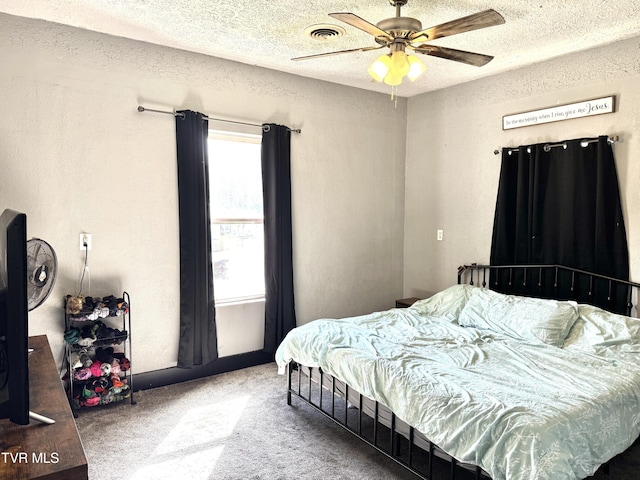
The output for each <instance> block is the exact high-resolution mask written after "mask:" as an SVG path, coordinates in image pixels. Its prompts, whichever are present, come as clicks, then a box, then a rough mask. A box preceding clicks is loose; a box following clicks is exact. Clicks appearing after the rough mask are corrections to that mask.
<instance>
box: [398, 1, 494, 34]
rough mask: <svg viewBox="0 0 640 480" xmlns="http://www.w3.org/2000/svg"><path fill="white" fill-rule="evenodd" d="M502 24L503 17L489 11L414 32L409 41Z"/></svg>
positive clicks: (491, 10)
mask: <svg viewBox="0 0 640 480" xmlns="http://www.w3.org/2000/svg"><path fill="white" fill-rule="evenodd" d="M503 23H504V18H503V16H502V15H500V14H499V13H498V12H496V11H495V10H493V9H489V10H485V11H483V12H479V13H474V14H473V15H468V16H466V17H462V18H458V19H457V20H452V21H450V22H446V23H442V24H440V25H436V26H435V27H431V28H427V29H425V30H422V31H420V32H416V33H414V34H413V35H411V37H410V40H411V41H412V42H426V41H428V40H434V39H436V38H442V37H449V36H451V35H456V34H458V33H464V32H470V31H472V30H478V29H480V28H487V27H493V26H495V25H502V24H503Z"/></svg>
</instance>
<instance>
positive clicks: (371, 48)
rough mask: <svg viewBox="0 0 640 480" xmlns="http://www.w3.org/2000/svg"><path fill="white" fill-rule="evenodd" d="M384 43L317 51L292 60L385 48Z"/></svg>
mask: <svg viewBox="0 0 640 480" xmlns="http://www.w3.org/2000/svg"><path fill="white" fill-rule="evenodd" d="M383 47H384V45H379V46H375V47H362V48H352V49H350V50H338V51H337V52H326V53H317V54H315V55H306V56H304V57H295V58H292V59H291V60H308V59H310V58H320V57H328V56H330V55H339V54H341V53H352V52H368V51H369V50H379V49H380V48H383Z"/></svg>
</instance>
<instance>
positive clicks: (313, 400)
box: [287, 362, 490, 480]
mask: <svg viewBox="0 0 640 480" xmlns="http://www.w3.org/2000/svg"><path fill="white" fill-rule="evenodd" d="M287 370H288V372H287V404H288V405H291V403H292V397H294V396H295V397H297V398H299V399H300V400H302V401H304V402H305V403H306V404H308V405H310V406H311V407H313V408H314V409H315V410H317V411H318V412H320V413H322V414H323V415H324V416H326V417H328V418H330V419H331V420H333V421H334V422H335V423H337V424H338V425H340V426H341V427H343V428H344V429H345V430H347V431H348V432H350V433H352V434H353V435H355V436H356V437H358V438H360V439H361V440H362V441H364V442H365V443H366V444H368V445H369V446H371V447H373V448H375V449H376V450H377V451H379V452H380V453H382V454H383V455H384V456H385V457H387V458H389V459H391V460H393V461H394V462H396V463H398V464H400V465H402V466H403V467H404V468H406V469H408V470H409V471H411V472H412V473H414V474H415V475H416V476H417V477H418V478H421V479H423V480H436V479H443V480H444V479H451V480H481V479H482V480H487V479H490V477H489V475H488V474H487V473H486V472H485V471H484V470H482V469H481V468H480V467H478V466H476V465H471V464H466V463H461V462H458V461H457V460H456V459H455V458H453V457H451V456H450V455H448V454H446V453H445V452H444V451H442V450H441V449H440V448H438V447H437V446H436V445H435V444H434V443H432V442H430V441H429V440H428V439H427V438H426V437H425V436H424V435H423V434H422V433H420V432H419V431H417V430H416V429H415V428H413V427H412V426H410V425H408V424H407V423H405V422H404V421H402V420H401V419H399V418H398V417H397V416H396V415H395V414H394V413H393V412H392V411H391V410H389V408H387V407H386V406H385V405H382V404H381V403H379V402H377V401H375V400H372V399H370V398H367V397H365V396H364V395H362V394H361V393H359V392H357V391H356V390H354V389H353V388H351V387H350V386H349V385H347V384H346V383H344V382H342V381H341V380H339V379H337V378H335V377H333V376H332V375H329V374H327V373H326V372H323V371H322V369H321V368H317V367H313V368H311V367H307V366H303V365H299V364H297V363H295V362H291V363H289V365H288V368H287Z"/></svg>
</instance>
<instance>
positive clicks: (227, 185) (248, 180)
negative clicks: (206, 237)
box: [209, 131, 264, 303]
mask: <svg viewBox="0 0 640 480" xmlns="http://www.w3.org/2000/svg"><path fill="white" fill-rule="evenodd" d="M261 141H262V138H261V136H260V135H246V134H235V133H229V132H217V131H210V132H209V195H210V209H211V234H212V245H211V249H212V255H213V261H214V264H213V270H214V272H213V277H214V280H213V284H214V295H215V298H216V303H227V302H235V301H246V300H251V299H259V298H264V212H263V206H262V166H261V158H260V155H261V154H260V149H261Z"/></svg>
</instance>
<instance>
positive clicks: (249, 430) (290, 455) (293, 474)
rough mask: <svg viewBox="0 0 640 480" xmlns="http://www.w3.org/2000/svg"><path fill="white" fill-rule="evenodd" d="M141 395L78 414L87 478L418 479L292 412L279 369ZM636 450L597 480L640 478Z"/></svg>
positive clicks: (325, 424) (312, 417)
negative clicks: (129, 400)
mask: <svg viewBox="0 0 640 480" xmlns="http://www.w3.org/2000/svg"><path fill="white" fill-rule="evenodd" d="M135 397H136V401H137V405H130V404H129V403H128V402H122V403H119V404H114V405H109V406H105V407H98V408H89V409H84V410H82V411H80V412H79V416H78V418H77V420H76V421H77V425H78V430H79V431H80V436H81V438H82V442H83V444H84V447H85V452H86V455H87V459H88V462H89V479H90V480H125V479H126V480H163V479H167V480H168V479H170V480H182V479H188V480H214V479H215V480H278V479H281V480H297V479H304V480H307V479H309V480H313V479H323V480H325V479H349V480H372V479H375V480H385V479H389V480H391V479H399V480H405V479H406V480H415V479H416V478H417V477H416V476H414V475H413V474H411V473H409V472H407V471H406V470H405V469H404V468H402V467H401V466H399V465H397V464H396V463H395V462H393V461H391V460H388V459H386V458H385V457H384V456H383V455H381V454H380V453H378V452H376V451H375V450H374V449H373V448H371V447H369V446H367V445H365V444H364V443H362V442H361V441H360V440H358V439H357V438H355V437H354V436H353V435H351V434H350V433H348V432H346V431H344V430H343V429H342V428H341V427H339V426H337V425H335V424H334V423H333V422H332V421H331V420H329V419H327V418H325V417H323V416H322V415H321V414H320V413H318V412H316V411H314V410H313V409H312V408H311V407H309V406H306V405H304V404H302V403H301V402H300V401H299V400H297V399H295V398H294V399H293V406H288V405H287V404H286V378H285V377H284V376H279V375H277V371H276V366H275V364H267V365H261V366H257V367H252V368H247V369H244V370H240V371H237V372H231V373H226V374H222V375H217V376H214V377H209V378H205V379H200V380H194V381H190V382H185V383H181V384H176V385H171V386H167V387H160V388H156V389H152V390H145V391H141V392H136V394H135ZM638 450H640V448H638V449H636V451H635V452H634V451H630V452H629V453H628V454H626V455H625V457H624V458H620V459H618V460H616V461H615V462H614V463H613V465H612V468H611V475H610V476H604V475H602V474H598V475H597V476H596V477H595V478H598V479H609V480H613V479H615V480H618V479H626V480H631V479H637V478H640V466H639V461H638V460H636V459H637V458H640V455H639V454H637V453H638V452H637V451H638Z"/></svg>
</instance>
